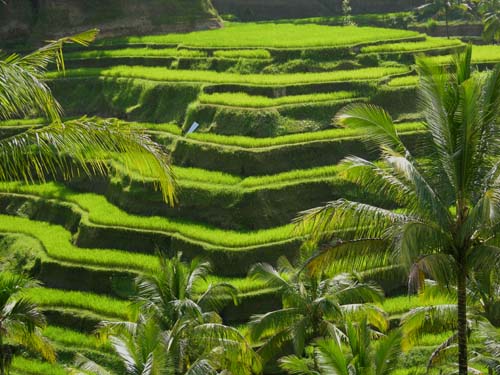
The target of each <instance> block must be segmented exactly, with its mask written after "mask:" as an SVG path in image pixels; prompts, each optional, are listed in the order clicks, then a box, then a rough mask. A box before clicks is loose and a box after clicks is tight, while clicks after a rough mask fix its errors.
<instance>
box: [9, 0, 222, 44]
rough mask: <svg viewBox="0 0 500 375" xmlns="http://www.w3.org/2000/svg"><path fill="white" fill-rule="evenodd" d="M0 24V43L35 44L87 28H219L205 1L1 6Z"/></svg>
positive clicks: (121, 31)
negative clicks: (26, 42)
mask: <svg viewBox="0 0 500 375" xmlns="http://www.w3.org/2000/svg"><path fill="white" fill-rule="evenodd" d="M138 14H140V15H141V17H137V15H138ZM0 23H1V24H2V27H1V28H0V39H1V40H2V42H0V43H4V42H5V41H7V40H9V41H10V42H23V41H26V40H28V41H30V42H34V43H38V42H39V41H40V40H44V39H47V38H54V37H60V36H65V35H68V34H72V33H76V32H80V31H83V30H84V29H89V28H91V27H97V28H99V29H100V30H101V35H102V36H116V35H127V34H129V33H135V34H146V33H162V32H163V33H164V32H173V31H177V32H183V31H191V30H199V29H207V28H217V27H220V25H221V24H220V21H219V18H218V15H217V11H216V10H215V9H214V8H213V6H212V4H211V2H210V1H209V0H188V1H183V2H182V3H181V2H178V1H175V0H143V1H133V0H125V1H124V0H107V1H93V0H84V1H80V0H49V1H30V0H16V1H3V2H1V3H0Z"/></svg>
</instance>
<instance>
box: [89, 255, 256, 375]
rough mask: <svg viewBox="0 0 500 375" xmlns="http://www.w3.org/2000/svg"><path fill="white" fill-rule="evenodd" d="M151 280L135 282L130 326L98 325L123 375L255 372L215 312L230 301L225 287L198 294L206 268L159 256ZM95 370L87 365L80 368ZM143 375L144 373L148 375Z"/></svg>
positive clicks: (250, 354)
mask: <svg viewBox="0 0 500 375" xmlns="http://www.w3.org/2000/svg"><path fill="white" fill-rule="evenodd" d="M159 258H160V268H159V270H158V271H157V272H155V274H154V275H144V276H141V277H139V278H137V280H136V282H137V289H138V296H137V297H136V299H135V304H136V305H137V307H138V308H139V316H138V319H137V320H136V321H134V322H103V323H102V328H101V330H100V332H101V334H104V335H105V336H108V337H109V338H110V340H111V343H112V345H113V347H114V349H115V351H116V352H117V354H118V355H119V356H120V358H121V359H122V361H123V363H124V365H125V368H126V371H127V374H130V375H134V374H143V373H147V374H151V375H160V374H161V375H163V374H166V375H167V374H172V375H174V374H184V373H185V374H193V375H197V374H216V373H217V371H218V370H228V371H230V372H231V373H232V374H235V375H238V374H242V375H244V374H245V375H246V374H252V373H259V372H260V371H261V365H260V359H259V357H258V356H257V355H256V354H255V352H254V351H253V349H252V348H251V347H250V346H249V345H248V343H247V341H246V340H245V338H244V337H243V336H242V335H241V334H240V333H239V332H238V330H236V329H235V328H232V327H228V326H225V325H224V324H222V319H221V317H220V316H219V315H218V313H217V311H218V310H219V309H220V308H221V307H223V306H224V304H225V303H226V302H229V301H231V300H234V299H235V298H236V293H237V290H236V289H235V288H234V287H233V286H232V285H229V284H225V283H217V284H210V285H209V286H208V288H207V289H206V290H205V291H204V292H202V289H201V287H203V284H201V282H202V281H204V280H205V279H206V277H207V276H208V272H209V270H210V267H209V264H208V263H206V262H202V261H200V260H199V259H194V260H193V261H191V262H190V263H189V264H186V263H184V262H182V261H181V254H180V253H179V254H177V256H175V257H173V258H172V259H168V258H166V256H165V255H164V254H161V255H160V257H159ZM82 368H88V369H96V366H95V365H94V364H92V363H90V362H89V361H83V367H82ZM148 371H149V372H148Z"/></svg>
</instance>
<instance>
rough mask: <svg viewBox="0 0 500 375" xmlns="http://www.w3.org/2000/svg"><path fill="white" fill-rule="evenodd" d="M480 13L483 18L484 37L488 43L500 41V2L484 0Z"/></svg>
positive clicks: (481, 3)
mask: <svg viewBox="0 0 500 375" xmlns="http://www.w3.org/2000/svg"><path fill="white" fill-rule="evenodd" d="M479 12H480V13H481V15H482V17H483V25H484V29H483V37H484V39H486V40H487V41H493V42H498V41H500V1H499V0H482V1H481V2H480V3H479Z"/></svg>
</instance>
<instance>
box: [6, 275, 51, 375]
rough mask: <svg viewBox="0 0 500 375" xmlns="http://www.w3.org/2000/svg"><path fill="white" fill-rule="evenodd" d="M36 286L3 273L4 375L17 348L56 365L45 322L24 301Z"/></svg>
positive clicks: (27, 301)
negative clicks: (37, 354) (44, 329)
mask: <svg viewBox="0 0 500 375" xmlns="http://www.w3.org/2000/svg"><path fill="white" fill-rule="evenodd" d="M36 285H37V284H36V282H34V281H33V280H31V279H28V278H25V277H23V276H20V275H14V274H11V273H8V272H2V273H0V375H4V374H6V373H8V371H9V368H10V364H11V361H12V358H13V356H14V352H15V349H16V346H20V347H24V348H26V349H28V350H31V351H33V352H36V353H39V354H40V355H41V356H42V357H44V358H45V359H46V360H48V361H50V362H54V361H55V352H54V349H53V347H52V345H51V344H50V343H49V342H48V341H47V340H46V339H45V338H44V337H43V335H42V333H41V332H42V328H43V327H44V326H45V318H44V316H43V314H42V313H41V312H40V311H39V310H38V308H37V306H36V305H35V304H33V303H31V302H30V301H29V300H28V299H26V298H23V297H22V292H23V290H24V289H25V288H29V287H32V286H36Z"/></svg>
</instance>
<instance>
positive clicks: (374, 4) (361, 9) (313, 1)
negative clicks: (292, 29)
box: [212, 0, 424, 21]
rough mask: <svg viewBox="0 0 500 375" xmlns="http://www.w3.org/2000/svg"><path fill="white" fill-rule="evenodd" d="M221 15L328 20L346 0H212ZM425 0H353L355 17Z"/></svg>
mask: <svg viewBox="0 0 500 375" xmlns="http://www.w3.org/2000/svg"><path fill="white" fill-rule="evenodd" d="M212 3H213V4H214V6H215V7H216V8H217V10H218V11H219V13H220V14H232V15H235V16H236V17H238V19H240V20H242V21H257V20H272V19H280V18H304V17H327V16H335V15H340V14H342V0H273V1H269V0H212ZM423 3H424V0H369V1H367V0H351V7H352V12H353V13H354V14H364V13H388V12H401V11H407V10H410V9H412V8H414V7H416V6H418V5H421V4H423Z"/></svg>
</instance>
